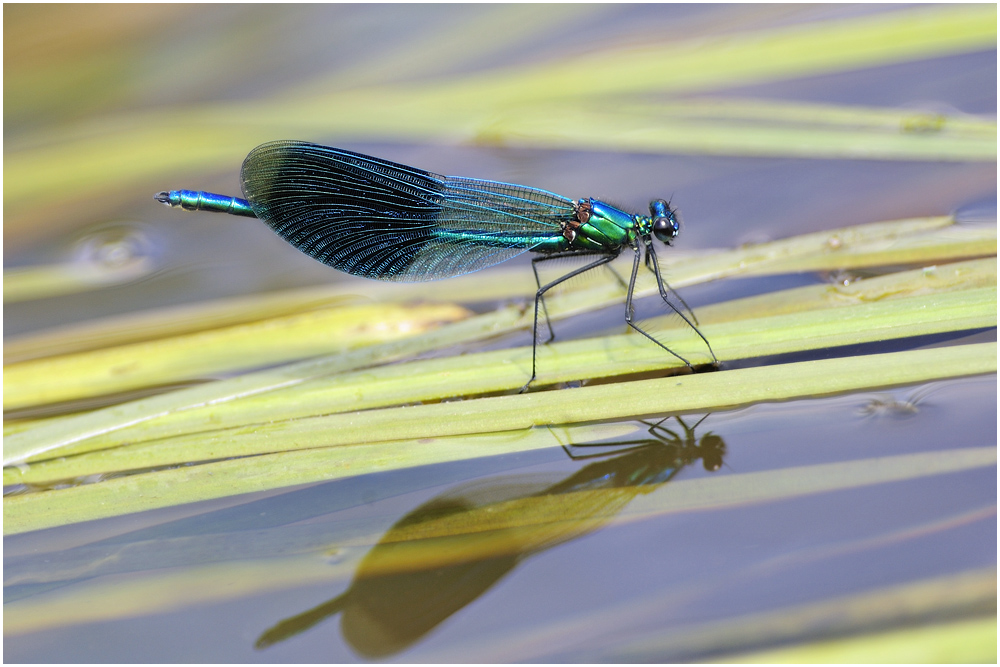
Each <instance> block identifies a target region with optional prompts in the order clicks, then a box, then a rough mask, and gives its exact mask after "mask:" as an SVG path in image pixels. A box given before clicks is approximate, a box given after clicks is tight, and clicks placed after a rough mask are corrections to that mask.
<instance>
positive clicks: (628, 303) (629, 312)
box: [625, 244, 711, 367]
mask: <svg viewBox="0 0 1000 667" xmlns="http://www.w3.org/2000/svg"><path fill="white" fill-rule="evenodd" d="M647 252H648V248H647ZM640 254H642V251H641V250H640V248H639V245H638V244H636V246H635V261H633V262H632V276H631V277H630V278H629V281H628V293H627V294H626V295H625V323H626V324H628V325H629V326H630V327H632V328H633V329H635V330H636V331H638V332H639V333H641V334H642V335H643V336H645V337H646V338H648V339H649V340H651V341H653V342H654V343H656V344H657V345H659V346H660V347H662V348H663V349H664V350H666V351H667V352H669V353H670V354H672V355H674V356H675V357H677V358H678V359H680V360H681V361H683V362H684V364H685V365H686V366H688V367H690V366H691V362H690V361H688V360H687V359H685V358H684V357H682V356H681V355H679V354H677V353H676V352H674V351H673V350H671V349H670V348H669V347H667V346H666V345H664V344H663V343H661V342H660V341H658V340H656V339H655V338H653V337H652V336H650V335H649V334H648V333H646V332H645V331H643V330H642V329H641V328H640V327H639V325H637V324H636V323H635V322H633V321H632V317H633V316H634V315H635V310H634V309H633V308H632V292H633V291H635V279H636V277H637V276H638V275H639V255H640ZM656 277H657V282H659V277H660V275H659V272H658V271H657V272H656ZM661 289H662V288H661ZM667 304H668V305H669V306H670V307H671V308H673V309H674V310H677V308H676V307H675V306H674V305H673V304H672V303H670V302H669V301H668V302H667ZM681 317H684V314H683V313H681ZM684 321H685V322H687V323H688V324H691V322H690V321H688V319H687V318H686V317H684ZM691 326H692V327H693V326H694V325H691ZM695 331H698V330H697V329H695ZM698 335H701V332H699V334H698ZM702 338H704V336H702ZM706 342H707V341H706ZM710 349H711V348H710Z"/></svg>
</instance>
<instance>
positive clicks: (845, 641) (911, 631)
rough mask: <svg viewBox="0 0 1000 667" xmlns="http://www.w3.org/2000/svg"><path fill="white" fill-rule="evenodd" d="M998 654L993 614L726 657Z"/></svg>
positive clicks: (953, 659)
mask: <svg viewBox="0 0 1000 667" xmlns="http://www.w3.org/2000/svg"><path fill="white" fill-rule="evenodd" d="M996 655H997V617H996V616H987V617H984V618H975V619H971V620H965V621H954V622H951V623H940V624H937V625H929V626H927V625H924V626H920V627H916V628H907V629H905V630H896V631H892V632H879V633H871V634H860V635H857V636H853V637H845V638H842V639H837V640H830V641H821V642H812V643H808V644H797V645H794V646H790V647H787V648H779V649H773V650H769V651H761V652H759V653H743V654H739V655H732V656H727V657H726V658H725V659H724V660H721V662H728V663H742V664H747V663H749V664H759V663H764V664H799V665H801V664H806V663H811V664H818V663H824V664H840V665H843V664H848V663H878V664H888V663H912V664H939V663H948V664H954V663H966V664H973V663H985V664H989V663H991V662H993V661H994V660H995V659H996Z"/></svg>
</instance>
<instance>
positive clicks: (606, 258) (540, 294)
mask: <svg viewBox="0 0 1000 667" xmlns="http://www.w3.org/2000/svg"><path fill="white" fill-rule="evenodd" d="M588 254H595V253H581V252H566V253H553V254H551V255H547V256H545V257H540V258H537V259H538V260H546V259H559V258H560V257H579V256H581V255H588ZM617 256H618V253H617V252H615V253H607V254H601V256H600V258H599V259H596V260H594V261H593V262H591V263H590V264H587V265H586V266H581V267H580V268H578V269H574V270H573V271H570V272H569V273H567V274H566V275H564V276H561V277H559V278H556V279H555V280H553V281H552V282H550V283H548V284H547V285H543V286H542V287H539V288H538V291H537V292H535V323H534V326H533V327H532V329H531V334H532V335H531V379H529V380H528V381H527V382H526V383H525V384H524V386H523V387H521V391H520V392H518V393H521V394H523V393H524V392H526V391H527V390H528V386H529V385H530V384H531V383H532V382H534V381H535V377H536V373H535V370H536V361H537V358H538V303H539V302H540V301H541V302H542V303H543V308H544V301H543V299H544V297H545V293H546V292H548V291H549V290H550V289H552V288H553V287H555V286H556V285H559V284H560V283H564V282H566V281H567V280H569V279H570V278H574V277H576V276H578V275H580V274H581V273H586V272H587V271H590V270H591V269H594V268H597V267H598V266H601V265H602V264H607V263H608V262H610V261H612V260H614V259H615V258H616V257H617ZM535 261H536V260H534V259H533V260H532V268H534V263H535ZM535 278H536V279H537V278H538V274H537V273H536V274H535ZM545 317H546V319H548V310H547V309H546V310H545ZM549 333H552V325H551V323H550V324H549ZM553 337H555V334H553ZM549 340H552V338H550V339H549Z"/></svg>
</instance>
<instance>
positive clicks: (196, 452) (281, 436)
mask: <svg viewBox="0 0 1000 667" xmlns="http://www.w3.org/2000/svg"><path fill="white" fill-rule="evenodd" d="M994 315H995V313H994ZM996 363H997V359H996V343H981V344H973V345H960V346H954V347H948V348H941V349H930V350H913V351H907V352H894V353H888V354H879V355H870V356H859V357H847V358H841V359H824V360H818V361H810V362H800V363H792V364H784V365H779V366H772V367H759V368H747V369H738V370H734V371H727V372H724V373H710V374H698V375H692V376H675V377H669V378H663V379H656V380H642V381H636V382H627V383H619V384H608V385H599V386H591V387H583V388H580V389H574V390H570V391H558V392H541V393H538V394H520V395H515V396H499V397H493V398H483V399H477V400H470V401H461V402H450V403H438V404H432V405H421V406H413V407H404V408H387V409H379V410H368V411H363V412H356V413H346V414H334V415H329V416H324V417H314V418H310V419H297V420H292V421H287V422H278V423H273V424H260V425H256V426H251V427H243V428H235V429H226V430H222V431H213V432H209V433H203V434H195V435H188V436H180V437H176V438H167V439H164V440H158V441H152V442H146V443H141V444H136V445H130V446H125V447H117V448H114V449H106V450H100V451H95V452H89V453H87V454H84V455H80V456H75V457H69V458H66V459H60V460H53V461H49V462H42V463H38V464H33V465H29V466H27V467H26V470H24V471H23V472H22V471H20V470H18V469H14V468H8V469H5V471H4V474H5V477H4V483H5V484H12V483H17V482H18V477H19V476H22V477H23V478H30V477H32V476H38V477H45V478H47V479H68V478H72V477H77V476H82V475H90V474H99V473H104V472H110V471H115V470H137V469H145V468H149V467H157V466H163V465H171V464H178V463H184V462H190V461H205V460H211V459H217V458H223V457H233V456H248V455H254V454H262V453H265V452H280V451H284V450H294V449H308V448H315V447H333V446H337V445H346V444H354V443H373V442H386V441H391V440H406V439H414V440H418V439H420V438H433V437H444V436H453V435H470V434H477V433H493V432H498V431H517V430H521V429H528V428H531V427H533V426H541V425H549V424H572V423H577V422H590V421H599V420H610V419H619V420H620V419H631V418H636V417H643V416H648V415H658V414H662V413H663V412H664V411H669V412H670V413H685V412H694V411H697V412H713V411H717V410H724V409H733V408H736V407H740V406H744V405H750V404H753V403H757V402H760V401H777V400H791V399H795V398H805V397H812V396H823V395H830V394H836V393H841V392H847V391H858V390H862V389H872V388H875V387H887V386H898V385H904V384H915V383H919V382H927V381H930V380H935V379H942V378H950V377H961V376H964V375H974V374H982V373H992V372H996ZM417 449H419V448H417ZM255 461H256V459H254V460H245V461H240V462H235V465H237V466H243V467H247V468H249V467H253V466H254V462H255ZM413 464H414V463H404V462H402V461H401V462H400V466H405V465H413ZM352 465H355V466H356V465H359V464H358V463H357V462H356V463H354V464H352ZM355 469H356V470H358V468H355ZM220 479H221V478H220ZM275 479H276V478H275ZM220 484H221V481H220ZM287 484H288V482H286V483H284V484H281V483H277V484H275V486H283V485H287ZM267 488H274V487H267ZM217 492H218V493H221V494H222V495H227V494H228V492H225V491H222V490H221V489H220V490H218V491H217ZM50 493H51V492H50ZM50 493H45V494H37V495H41V496H47V495H50ZM22 497H28V496H22ZM19 502H23V501H19ZM178 502H182V501H178ZM5 507H6V504H5ZM5 511H6V510H5ZM5 525H6V524H5Z"/></svg>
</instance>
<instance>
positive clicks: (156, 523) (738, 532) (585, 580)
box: [4, 378, 996, 662]
mask: <svg viewBox="0 0 1000 667" xmlns="http://www.w3.org/2000/svg"><path fill="white" fill-rule="evenodd" d="M995 405H996V383H995V380H994V379H993V378H984V379H969V380H955V381H949V382H939V383H933V384H930V385H925V386H923V387H908V388H900V389H898V390H895V391H893V392H889V393H880V394H858V395H852V396H843V397H837V398H828V399H816V400H809V401H796V402H791V403H785V404H772V405H758V406H755V407H752V408H748V409H745V410H740V411H735V412H728V413H716V414H712V415H709V416H707V417H705V418H704V419H703V420H702V421H700V423H697V422H698V419H699V418H698V417H696V416H687V417H683V418H680V419H677V418H671V419H667V420H666V421H665V422H663V423H662V424H661V425H660V426H659V427H658V429H655V430H654V431H653V432H652V433H650V432H649V430H648V429H649V426H648V425H645V424H639V423H632V424H629V425H627V426H630V427H634V430H631V431H629V430H628V429H626V430H625V432H624V433H619V434H616V435H612V437H609V438H605V439H602V440H600V441H598V442H600V443H602V444H606V445H607V444H608V443H617V444H616V445H615V446H614V447H610V446H606V447H598V448H596V449H597V451H591V450H593V449H595V448H594V447H587V446H576V447H570V448H568V449H564V448H562V447H559V446H557V445H555V444H554V446H553V447H552V448H550V449H546V450H543V451H540V452H535V453H531V454H520V455H511V456H503V457H496V458H494V459H485V460H476V461H475V462H473V463H466V464H454V465H444V466H436V467H430V468H423V469H419V468H418V469H415V470H408V471H406V472H401V473H392V474H386V475H370V476H365V477H361V478H354V479H350V480H346V481H343V482H333V483H327V484H320V485H313V486H308V487H304V488H295V489H291V490H287V491H284V492H280V493H269V494H261V495H252V496H247V497H241V498H239V499H229V500H226V501H215V502H208V503H199V504H197V505H194V506H185V507H183V508H174V509H169V510H162V511H154V512H147V513H145V514H142V515H135V516H129V517H123V518H120V519H109V520H103V521H98V522H93V523H92V524H91V525H87V526H86V528H85V529H84V530H81V529H80V527H75V528H68V529H52V530H47V531H39V532H36V533H29V534H26V535H22V536H14V537H8V538H7V539H6V540H5V545H4V546H5V580H6V587H5V596H6V607H5V611H6V614H5V631H6V633H7V637H6V639H5V649H6V652H7V653H6V655H7V659H8V660H12V661H15V662H17V661H32V662H33V661H52V662H66V661H88V662H90V661H92V662H115V661H142V660H148V659H154V658H155V659H156V660H163V661H168V662H183V661H192V660H217V661H240V662H255V661H268V662H270V661H274V662H295V661H315V660H324V661H332V662H345V661H355V660H363V659H378V660H391V659H403V660H407V661H411V660H412V661H419V662H441V661H472V660H484V661H489V662H505V661H517V660H529V661H533V660H543V661H566V660H568V661H581V660H591V659H601V660H633V659H642V660H648V659H654V658H655V659H657V660H668V661H670V660H688V659H698V658H711V657H713V656H720V655H724V654H725V653H727V652H730V651H743V650H747V649H749V648H753V647H754V646H757V645H760V646H767V645H771V644H774V643H776V642H777V643H780V642H781V641H783V640H785V639H789V638H798V639H801V638H804V637H809V636H811V635H816V636H824V635H828V634H829V633H830V632H831V631H841V632H843V631H848V632H851V631H853V632H858V631H864V630H873V629H878V628H880V627H893V626H896V625H898V624H899V623H903V622H906V623H914V622H916V623H919V622H926V621H929V620H942V619H948V618H963V617H966V616H969V615H972V614H976V613H982V612H983V611H984V610H986V609H988V608H989V605H990V604H991V600H992V598H991V595H992V593H991V591H990V590H989V588H988V584H989V582H990V581H991V577H992V575H991V574H990V573H991V572H993V567H994V565H995V545H996V513H995V500H996V474H995V468H994V466H995V450H994V449H993V443H995V442H996V430H995V425H990V424H983V423H982V422H981V420H978V416H979V415H981V414H983V413H984V412H989V411H990V410H991V409H992V407H993V406H995ZM695 423H697V426H696V427H695V426H694V425H695ZM977 423H978V424H979V426H976V424H977ZM685 426H686V427H687V430H685V428H684V427H685ZM606 427H607V426H606ZM656 435H659V437H658V438H657V437H653V436H656ZM561 437H563V436H558V434H557V437H555V438H554V439H560V438H561ZM615 448H618V449H619V450H620V449H623V448H628V451H625V452H622V451H617V452H616V451H615ZM609 452H610V453H609ZM970 452H978V453H980V454H982V453H984V452H985V453H986V458H985V459H976V460H973V461H972V462H970V463H968V464H967V465H958V466H957V467H951V466H950V464H949V461H951V462H954V461H957V460H958V459H960V458H962V457H966V456H968V454H969V453H970ZM990 453H992V460H993V463H992V464H991V463H990V462H989V461H990ZM569 454H572V457H571V456H570V455H569ZM921 456H925V457H926V456H931V457H933V463H932V469H929V470H923V471H922V472H920V471H917V470H916V469H912V470H911V468H912V467H913V466H914V465H915V464H916V463H917V462H918V461H919V459H920V457H921ZM733 485H737V486H740V487H741V488H742V487H743V486H746V485H748V487H749V488H745V489H743V491H741V492H740V493H736V494H735V495H733V494H731V493H727V491H726V489H728V490H729V491H730V492H731V491H732V489H733ZM602 489H603V490H605V491H604V493H601V494H598V493H596V492H597V491H599V490H602ZM608 490H610V491H608ZM588 491H589V493H588ZM539 497H542V498H544V499H545V502H543V503H541V504H539V503H537V502H534V503H522V502H519V501H521V500H524V499H536V500H537V499H538V498H539ZM525 513H526V514H525ZM484 517H487V518H486V519H485V520H484ZM462 526H464V527H465V529H464V530H463V529H462ZM456 527H457V528H456ZM470 531H471V532H470ZM456 534H457V536H456ZM435 535H438V537H435ZM449 541H450V544H451V546H450V547H449V546H448V545H449ZM963 577H964V578H965V579H968V580H970V581H971V584H969V583H966V584H965V586H966V587H969V586H971V588H972V589H973V591H975V590H976V589H977V587H983V586H986V588H985V589H983V590H981V591H980V592H979V594H975V593H974V592H973V593H971V594H970V593H964V594H962V595H959V596H958V598H959V599H954V600H951V601H950V602H949V603H945V602H944V601H943V600H942V599H941V598H942V596H941V595H940V593H937V594H936V593H935V591H933V590H929V591H917V590H911V591H910V593H909V595H910V596H911V598H912V599H910V601H909V603H908V605H903V603H902V602H900V601H898V600H897V601H895V603H894V604H893V605H890V609H889V610H886V609H879V608H878V605H875V604H874V603H873V602H872V601H871V600H869V601H868V603H867V605H866V604H865V600H866V599H867V598H866V597H865V596H871V597H872V598H873V599H874V598H878V597H884V598H892V596H893V595H894V591H897V590H898V589H901V588H903V587H906V586H908V585H909V586H910V587H911V588H919V586H914V584H921V585H924V586H925V587H926V586H930V584H928V582H932V583H933V582H938V581H940V582H942V583H943V585H945V586H947V588H948V590H949V591H950V592H951V593H953V594H954V593H955V591H956V590H957V589H961V587H962V584H963V581H964V580H963V579H962V578H963ZM896 595H897V596H898V593H896ZM852 597H853V598H856V599H857V604H859V605H860V607H861V609H864V610H866V611H864V612H858V618H857V619H847V620H845V619H843V618H837V616H838V614H842V613H843V609H840V610H827V611H826V613H823V605H824V604H829V603H830V601H831V600H835V601H839V600H843V599H850V598H852ZM899 606H905V607H907V608H906V609H905V611H904V610H902V609H899V608H896V607H899ZM95 608H96V609H95ZM769 614H773V615H775V616H776V617H779V618H781V619H783V622H782V623H780V624H779V623H775V622H772V623H767V622H766V621H767V619H768V615H769ZM810 616H811V618H808V621H805V620H796V619H797V618H800V619H801V618H805V617H810ZM755 623H759V624H761V628H760V630H759V636H758V637H757V638H756V639H752V638H747V637H745V636H741V633H739V632H738V629H739V628H740V627H741V625H747V626H752V625H753V624H755ZM810 624H811V625H812V626H815V627H810ZM36 628H44V629H42V630H35V629H36ZM33 630H35V631H33ZM783 633H789V635H785V634H783Z"/></svg>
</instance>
